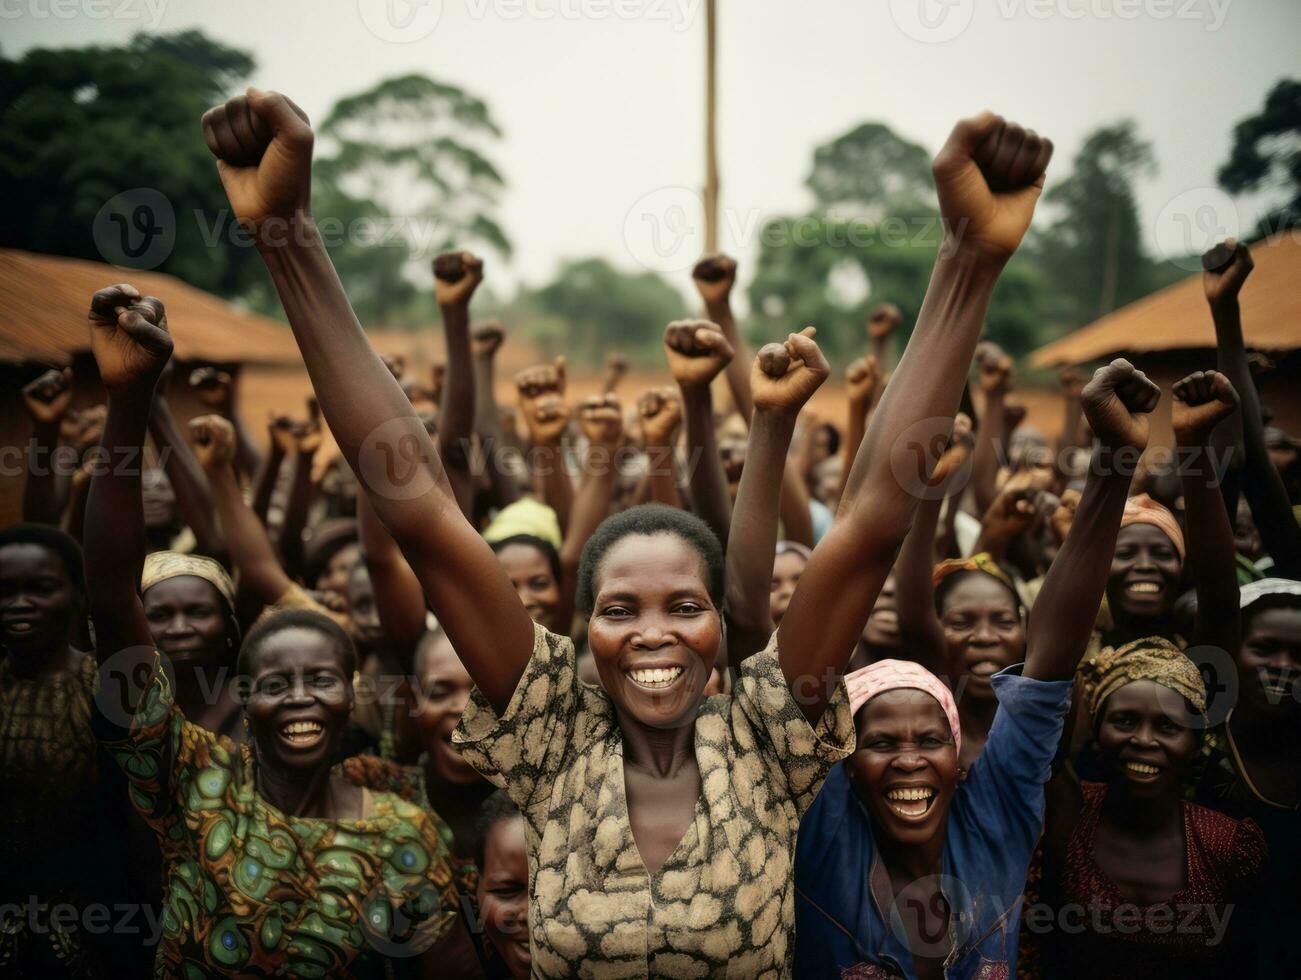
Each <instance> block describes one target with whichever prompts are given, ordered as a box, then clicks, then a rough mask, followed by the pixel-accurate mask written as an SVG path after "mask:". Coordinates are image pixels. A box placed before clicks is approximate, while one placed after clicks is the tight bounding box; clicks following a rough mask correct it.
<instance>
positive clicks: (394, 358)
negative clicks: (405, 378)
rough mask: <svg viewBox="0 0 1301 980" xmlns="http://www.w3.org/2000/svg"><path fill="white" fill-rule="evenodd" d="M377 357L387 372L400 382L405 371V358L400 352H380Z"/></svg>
mask: <svg viewBox="0 0 1301 980" xmlns="http://www.w3.org/2000/svg"><path fill="white" fill-rule="evenodd" d="M379 359H380V361H381V362H383V364H384V366H385V367H386V368H388V373H389V374H391V375H393V378H394V379H395V380H396V381H398V382H401V380H402V375H404V374H406V373H407V359H406V358H405V357H403V356H402V355H401V354H380V356H379Z"/></svg>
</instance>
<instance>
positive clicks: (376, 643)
mask: <svg viewBox="0 0 1301 980" xmlns="http://www.w3.org/2000/svg"><path fill="white" fill-rule="evenodd" d="M348 621H349V622H350V623H352V634H353V638H354V639H355V640H356V642H357V644H358V645H359V646H361V647H362V649H364V650H367V651H370V650H378V649H379V648H380V647H382V646H383V645H384V628H383V626H381V625H380V621H379V607H378V606H376V605H375V587H374V586H373V585H371V581H370V573H369V572H368V571H366V563H365V562H361V561H359V562H355V563H354V564H353V566H352V571H351V572H350V573H349V574H348Z"/></svg>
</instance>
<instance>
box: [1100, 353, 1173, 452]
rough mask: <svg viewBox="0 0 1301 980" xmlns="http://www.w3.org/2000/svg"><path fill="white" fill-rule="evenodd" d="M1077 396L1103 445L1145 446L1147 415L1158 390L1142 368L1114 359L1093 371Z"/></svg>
mask: <svg viewBox="0 0 1301 980" xmlns="http://www.w3.org/2000/svg"><path fill="white" fill-rule="evenodd" d="M1081 397H1082V399H1083V401H1084V417H1085V418H1087V419H1088V420H1089V427H1090V428H1091V429H1092V430H1093V434H1094V435H1095V436H1096V437H1097V439H1098V441H1099V442H1101V443H1102V444H1103V445H1104V446H1108V447H1110V448H1111V449H1123V448H1125V447H1130V448H1133V449H1137V450H1139V451H1140V452H1141V451H1142V450H1144V449H1146V448H1147V434H1148V415H1149V414H1151V412H1152V409H1154V408H1156V403H1157V402H1158V401H1160V400H1161V389H1160V388H1158V387H1157V386H1156V385H1154V384H1153V383H1152V382H1151V381H1149V380H1148V378H1147V375H1145V374H1144V373H1143V372H1142V371H1140V370H1138V368H1136V367H1134V365H1132V364H1130V363H1129V361H1127V360H1125V359H1124V358H1123V357H1122V358H1117V359H1116V360H1114V361H1112V362H1111V363H1110V364H1107V365H1105V366H1103V367H1100V368H1098V370H1097V371H1096V372H1094V375H1093V380H1092V381H1090V382H1089V383H1088V384H1087V385H1085V386H1084V392H1083V394H1082V396H1081Z"/></svg>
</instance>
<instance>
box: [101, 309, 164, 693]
mask: <svg viewBox="0 0 1301 980" xmlns="http://www.w3.org/2000/svg"><path fill="white" fill-rule="evenodd" d="M90 349H91V352H92V353H93V354H94V355H95V363H96V364H97V365H98V366H99V376H100V380H101V381H103V383H104V387H105V389H106V390H107V391H108V418H107V419H106V420H105V422H104V435H103V437H102V439H101V441H100V453H101V461H102V462H103V463H104V464H106V465H100V466H98V467H96V469H95V471H94V476H93V477H92V479H91V484H90V492H89V496H88V497H87V500H86V528H85V535H84V538H83V544H84V547H85V555H86V595H87V598H88V600H89V603H90V614H91V619H92V621H93V622H94V624H95V656H96V657H97V658H98V661H99V663H100V665H101V667H103V666H105V665H106V664H107V663H108V661H109V660H110V659H111V660H112V661H113V663H112V668H113V669H114V672H115V673H116V672H118V671H121V672H122V676H124V677H138V676H142V675H147V674H148V670H149V667H150V665H151V663H152V660H153V642H154V641H153V634H152V633H151V632H150V630H149V622H148V620H146V619H145V610H144V604H143V603H142V602H141V601H140V572H141V570H142V569H143V568H144V563H145V552H146V551H147V549H148V544H147V542H146V539H145V518H144V507H143V504H142V503H141V499H140V467H139V466H115V465H112V464H113V462H114V460H116V459H119V458H121V457H120V456H119V455H118V454H119V453H122V452H124V451H128V450H131V451H134V453H135V457H134V458H136V459H138V458H139V451H140V450H141V448H142V447H143V446H144V441H145V430H146V428H147V427H148V425H149V409H150V406H151V404H152V402H153V397H154V386H155V385H156V384H157V383H158V377H159V375H160V374H162V371H163V367H164V366H165V365H166V364H167V360H168V358H170V357H171V356H172V338H171V336H170V335H169V334H168V333H167V317H166V314H165V313H164V312H163V304H162V303H161V302H159V301H158V300H157V299H154V298H153V297H152V296H145V297H141V295H140V293H139V292H137V291H136V289H135V288H134V287H132V286H129V285H126V284H122V285H118V286H109V287H108V288H107V289H101V290H100V291H99V292H97V293H96V294H95V297H94V299H92V300H91V303H90ZM124 661H126V662H124ZM142 667H143V668H144V670H143V671H140V670H139V668H142ZM133 704H134V699H129V700H128V702H127V705H128V706H132V705H133Z"/></svg>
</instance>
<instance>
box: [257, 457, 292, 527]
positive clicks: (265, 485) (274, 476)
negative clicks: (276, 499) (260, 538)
mask: <svg viewBox="0 0 1301 980" xmlns="http://www.w3.org/2000/svg"><path fill="white" fill-rule="evenodd" d="M284 461H285V453H284V450H282V449H280V447H279V446H277V445H276V444H275V441H274V440H272V443H271V450H270V452H268V453H267V455H266V458H265V459H264V460H263V461H262V466H261V468H260V469H259V470H258V474H257V479H256V480H255V481H254V483H253V513H254V514H256V515H257V519H258V520H259V521H261V522H262V524H263V525H264V526H265V525H266V523H267V513H268V512H269V511H270V510H271V497H272V496H273V495H274V494H275V492H276V481H277V480H278V479H279V477H280V466H281V464H282V463H284Z"/></svg>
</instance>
